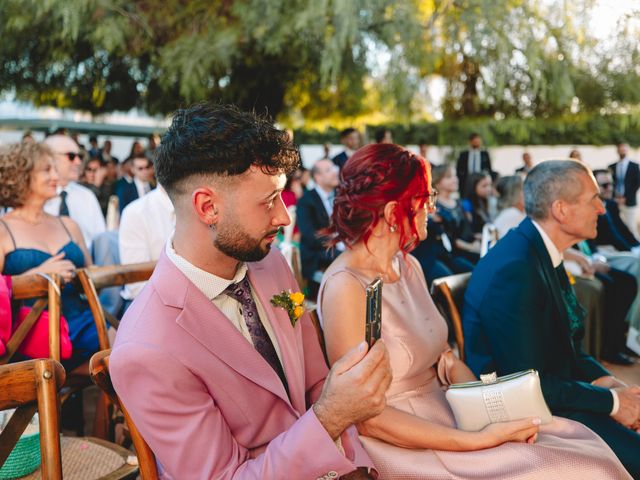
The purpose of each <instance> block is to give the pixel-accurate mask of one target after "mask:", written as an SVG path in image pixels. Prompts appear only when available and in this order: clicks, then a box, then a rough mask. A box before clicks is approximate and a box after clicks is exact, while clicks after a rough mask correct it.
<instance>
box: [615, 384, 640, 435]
mask: <svg viewBox="0 0 640 480" xmlns="http://www.w3.org/2000/svg"><path fill="white" fill-rule="evenodd" d="M614 390H615V391H616V393H617V394H618V400H619V401H620V408H618V412H617V413H616V414H615V415H612V417H613V419H614V420H615V421H617V422H618V423H620V424H622V425H624V426H625V427H627V428H633V429H637V428H638V426H640V387H638V386H633V387H624V388H615V389H614Z"/></svg>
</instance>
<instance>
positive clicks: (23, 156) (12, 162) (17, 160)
mask: <svg viewBox="0 0 640 480" xmlns="http://www.w3.org/2000/svg"><path fill="white" fill-rule="evenodd" d="M45 157H53V153H52V152H51V150H50V149H49V147H47V146H46V145H44V144H42V143H35V142H21V143H14V144H11V145H5V146H3V147H2V148H0V206H2V207H11V208H18V207H21V206H22V205H24V202H25V200H26V198H27V196H28V195H29V191H30V187H31V172H33V169H34V168H35V167H36V165H37V164H38V163H39V162H40V161H41V160H43V159H44V158H45Z"/></svg>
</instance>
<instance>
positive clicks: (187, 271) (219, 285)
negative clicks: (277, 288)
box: [165, 236, 247, 300]
mask: <svg viewBox="0 0 640 480" xmlns="http://www.w3.org/2000/svg"><path fill="white" fill-rule="evenodd" d="M165 252H166V254H167V257H169V260H171V261H172V262H173V264H174V265H175V266H176V267H177V268H178V270H180V271H181V272H182V273H184V275H185V277H187V278H188V279H189V281H190V282H191V283H193V284H194V285H195V286H196V287H197V288H198V290H200V291H201V292H202V293H203V294H204V295H205V296H206V297H207V298H208V299H209V300H213V299H214V298H216V297H217V296H219V295H220V294H222V292H224V290H225V289H226V288H227V287H228V286H229V285H231V284H232V283H238V282H239V281H241V280H242V279H243V278H244V277H245V275H246V274H247V265H246V264H245V263H244V262H242V263H240V264H238V268H237V270H236V274H235V275H234V277H233V278H232V279H231V280H227V279H226V278H222V277H219V276H217V275H214V274H213V273H209V272H206V271H204V270H202V269H201V268H198V267H196V266H195V265H193V264H192V263H191V262H189V261H187V260H186V259H185V258H184V257H182V256H180V255H179V254H178V253H177V252H176V251H175V250H174V248H173V236H171V238H170V239H169V241H168V242H167V246H166V248H165Z"/></svg>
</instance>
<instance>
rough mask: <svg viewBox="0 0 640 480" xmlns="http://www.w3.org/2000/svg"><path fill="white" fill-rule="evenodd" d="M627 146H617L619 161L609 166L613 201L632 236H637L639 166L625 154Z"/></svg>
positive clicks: (621, 144) (639, 185)
mask: <svg viewBox="0 0 640 480" xmlns="http://www.w3.org/2000/svg"><path fill="white" fill-rule="evenodd" d="M628 152H629V145H627V144H626V143H620V144H619V145H618V156H619V157H620V160H618V161H617V162H616V163H612V164H611V165H609V170H611V175H612V176H613V183H614V192H615V199H616V201H617V202H618V206H619V207H620V215H621V216H622V218H623V220H624V222H625V223H626V224H627V227H629V230H631V233H633V235H634V236H636V237H639V236H640V235H639V234H638V200H637V196H638V190H639V189H640V166H639V165H638V164H637V163H636V162H634V161H633V160H631V159H630V158H629V157H628V156H627V154H628Z"/></svg>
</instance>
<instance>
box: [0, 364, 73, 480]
mask: <svg viewBox="0 0 640 480" xmlns="http://www.w3.org/2000/svg"><path fill="white" fill-rule="evenodd" d="M64 380H65V372H64V368H62V365H60V364H59V363H58V362H56V361H55V360H50V359H39V360H29V361H26V362H18V363H13V364H11V365H2V366H0V410H7V409H9V408H15V409H16V411H15V412H14V414H13V416H12V417H11V420H9V423H8V424H7V425H6V427H5V428H4V430H3V431H2V433H0V466H1V465H4V463H5V461H6V460H7V458H8V457H9V454H10V453H11V451H12V450H13V448H14V446H15V445H16V443H17V442H18V440H19V439H20V435H21V434H22V432H24V429H25V428H26V427H27V425H28V424H29V422H30V421H31V419H32V417H33V414H34V413H35V411H36V410H37V411H38V414H39V415H38V416H39V426H40V451H41V454H42V464H41V467H40V468H41V471H42V478H46V479H51V480H59V479H61V478H62V459H61V454H60V429H59V418H58V411H59V407H60V403H59V399H58V390H59V389H60V387H61V386H62V384H63V383H64Z"/></svg>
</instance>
